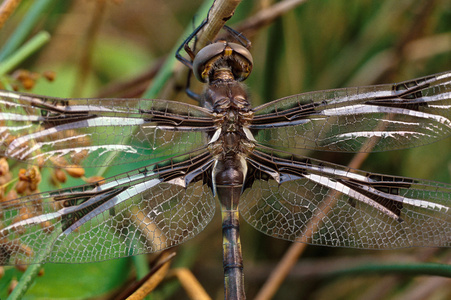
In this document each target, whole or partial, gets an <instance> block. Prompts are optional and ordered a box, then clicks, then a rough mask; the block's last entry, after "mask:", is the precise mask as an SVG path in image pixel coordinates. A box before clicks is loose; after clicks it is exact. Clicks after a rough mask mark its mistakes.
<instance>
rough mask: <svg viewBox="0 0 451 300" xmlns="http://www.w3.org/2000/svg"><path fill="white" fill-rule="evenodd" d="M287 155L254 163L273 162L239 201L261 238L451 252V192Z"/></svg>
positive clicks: (258, 154)
mask: <svg viewBox="0 0 451 300" xmlns="http://www.w3.org/2000/svg"><path fill="white" fill-rule="evenodd" d="M284 155H285V156H286V154H284ZM281 156H282V155H281V153H277V152H271V153H269V154H268V153H263V152H259V151H257V152H256V153H254V155H251V156H250V159H251V161H252V164H254V163H255V162H257V161H263V160H266V161H268V162H270V163H267V165H266V168H260V169H257V168H254V171H253V173H252V176H251V177H250V178H249V182H248V184H247V189H246V190H245V191H244V193H243V195H242V197H241V202H240V212H241V215H242V216H243V218H244V219H245V220H246V221H247V222H248V223H250V224H251V225H252V226H254V227H255V228H256V229H258V230H259V231H261V232H263V233H265V234H268V235H270V236H274V237H277V238H281V239H286V240H290V241H297V242H306V243H310V244H316V245H327V246H342V247H355V248H368V249H394V248H402V247H413V246H442V247H449V246H451V185H449V184H444V183H437V182H432V181H426V180H419V179H412V178H405V177H395V176H387V175H381V174H372V173H367V172H363V171H359V170H351V169H348V168H346V167H343V166H338V165H333V164H329V163H326V162H323V161H317V160H312V159H310V158H295V157H290V158H280V157H281ZM257 165H259V164H257Z"/></svg>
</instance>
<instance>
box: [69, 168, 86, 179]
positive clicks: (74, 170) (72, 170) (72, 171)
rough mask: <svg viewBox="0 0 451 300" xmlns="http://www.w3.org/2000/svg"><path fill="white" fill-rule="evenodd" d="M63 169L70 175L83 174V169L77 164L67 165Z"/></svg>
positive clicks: (77, 175)
mask: <svg viewBox="0 0 451 300" xmlns="http://www.w3.org/2000/svg"><path fill="white" fill-rule="evenodd" d="M64 169H65V170H66V172H67V174H69V176H71V177H74V178H80V177H82V176H85V169H83V168H82V167H80V166H79V165H69V166H67V167H66V168H64Z"/></svg>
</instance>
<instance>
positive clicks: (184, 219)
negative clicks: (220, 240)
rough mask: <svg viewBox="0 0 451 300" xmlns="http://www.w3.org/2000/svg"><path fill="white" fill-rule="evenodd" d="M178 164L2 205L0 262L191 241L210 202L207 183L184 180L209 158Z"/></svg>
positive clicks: (110, 253) (73, 259) (80, 258)
mask: <svg viewBox="0 0 451 300" xmlns="http://www.w3.org/2000/svg"><path fill="white" fill-rule="evenodd" d="M177 159H178V160H179V161H176V160H173V159H171V160H166V161H164V162H161V163H159V164H153V165H149V166H147V167H145V168H142V169H138V170H135V171H132V172H128V173H124V174H121V175H118V176H116V177H111V178H109V179H106V180H104V181H102V182H99V183H95V184H86V185H82V186H78V187H74V188H69V189H63V190H57V191H52V192H47V193H41V194H34V195H31V196H28V197H23V198H19V199H17V200H15V201H12V202H6V203H3V205H2V224H1V225H2V227H1V228H2V229H1V230H0V236H1V239H0V249H1V251H0V262H1V263H2V264H3V265H5V264H30V263H37V262H60V263H81V262H94V261H102V260H107V259H112V258H119V257H125V256H129V255H137V254H143V253H152V252H156V251H160V250H163V249H165V248H168V247H171V246H174V245H177V244H180V243H182V242H184V241H186V240H188V239H190V238H192V237H194V236H195V235H197V234H198V233H199V232H200V231H202V230H203V229H204V227H205V226H206V225H207V224H208V222H209V221H210V220H211V218H212V217H213V215H214V209H215V202H214V197H213V194H212V192H211V188H210V187H209V186H208V184H207V182H208V180H203V178H202V176H200V177H199V176H196V178H189V180H190V181H188V180H186V179H187V178H188V177H189V175H190V174H192V173H194V174H196V175H197V172H198V171H197V169H198V168H199V167H201V168H203V167H205V166H208V165H209V164H211V158H210V157H209V155H208V153H203V154H202V153H201V154H198V155H194V156H185V157H178V158H177ZM185 160H187V161H188V162H189V163H186V161H185ZM176 179H179V180H176ZM181 182H183V183H184V184H181ZM43 253H45V255H43ZM40 255H43V256H40Z"/></svg>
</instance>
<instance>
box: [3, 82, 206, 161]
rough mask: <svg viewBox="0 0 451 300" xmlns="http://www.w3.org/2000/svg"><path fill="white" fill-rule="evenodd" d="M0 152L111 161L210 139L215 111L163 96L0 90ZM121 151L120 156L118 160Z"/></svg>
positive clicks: (181, 149) (166, 152)
mask: <svg viewBox="0 0 451 300" xmlns="http://www.w3.org/2000/svg"><path fill="white" fill-rule="evenodd" d="M0 120H1V121H0V155H3V156H6V157H9V158H12V159H16V160H21V161H26V162H29V163H33V164H37V165H40V166H60V167H61V164H63V165H64V164H66V165H74V164H75V165H81V166H83V167H99V166H111V165H117V164H127V163H133V162H136V161H143V160H149V159H152V158H156V157H170V156H174V155H177V154H182V153H185V152H189V151H192V150H195V149H197V148H200V147H202V146H204V145H205V144H206V143H207V140H206V135H205V132H207V131H212V130H214V129H215V128H214V125H213V120H212V116H211V114H210V113H209V112H208V111H207V110H205V109H202V108H200V107H196V106H192V105H188V104H183V103H178V102H171V101H162V100H144V99H57V98H42V97H37V96H34V95H28V94H20V93H11V92H7V91H0ZM117 155H119V156H120V159H116V160H115V159H114V158H115V157H116V156H117Z"/></svg>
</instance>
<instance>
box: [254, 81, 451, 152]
mask: <svg viewBox="0 0 451 300" xmlns="http://www.w3.org/2000/svg"><path fill="white" fill-rule="evenodd" d="M254 113H255V116H254V119H253V120H252V123H251V124H250V126H249V129H251V131H253V132H254V135H255V139H256V140H257V141H259V142H260V143H261V144H263V145H266V146H271V147H277V148H279V149H281V148H282V149H283V150H289V151H290V152H293V151H294V152H296V150H294V149H311V150H325V151H343V152H371V151H386V150H395V149H403V148H411V147H417V146H421V145H426V144H429V143H432V142H435V141H438V140H440V139H443V138H446V137H449V136H451V72H445V73H441V74H436V75H431V76H427V77H423V78H418V79H414V80H410V81H405V82H401V83H398V84H387V85H376V86H367V87H358V88H344V89H336V90H328V91H319V92H311V93H304V94H299V95H294V96H289V97H286V98H282V99H279V100H276V101H273V102H270V103H268V104H264V105H261V106H259V107H256V108H255V109H254ZM373 146H374V148H373Z"/></svg>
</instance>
